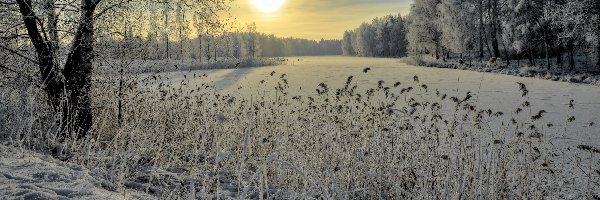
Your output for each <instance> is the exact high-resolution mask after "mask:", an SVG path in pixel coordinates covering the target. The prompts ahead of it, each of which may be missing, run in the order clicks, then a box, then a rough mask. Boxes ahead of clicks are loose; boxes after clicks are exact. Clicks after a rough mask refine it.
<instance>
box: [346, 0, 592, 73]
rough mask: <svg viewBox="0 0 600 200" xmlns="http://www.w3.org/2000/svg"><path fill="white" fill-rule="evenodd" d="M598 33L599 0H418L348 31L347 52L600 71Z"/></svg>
mask: <svg viewBox="0 0 600 200" xmlns="http://www.w3.org/2000/svg"><path fill="white" fill-rule="evenodd" d="M599 38H600V0H574V1H565V0H544V1H540V0H444V1H442V0H415V1H414V3H413V4H412V6H411V10H410V14H409V15H408V16H406V17H402V16H386V17H383V18H375V19H374V20H373V21H372V22H371V23H364V24H362V25H361V26H360V27H358V28H356V29H354V30H350V31H346V32H345V33H344V35H343V40H342V49H343V53H344V54H345V55H354V56H371V57H399V56H405V55H407V54H410V55H414V56H419V55H431V56H433V57H434V58H436V59H439V60H446V59H453V58H454V59H461V60H473V61H482V62H486V61H489V60H503V61H505V62H504V63H505V64H506V65H510V64H511V62H512V63H515V62H517V61H520V60H525V61H528V62H527V63H526V64H527V65H529V66H544V67H547V68H548V69H550V68H551V66H560V68H563V67H568V68H565V70H569V71H573V70H575V69H576V66H578V67H582V69H583V68H585V69H586V70H590V69H589V68H590V66H597V67H592V68H595V71H598V70H600V45H599ZM492 58H493V59H492ZM593 70H594V69H592V71H593Z"/></svg>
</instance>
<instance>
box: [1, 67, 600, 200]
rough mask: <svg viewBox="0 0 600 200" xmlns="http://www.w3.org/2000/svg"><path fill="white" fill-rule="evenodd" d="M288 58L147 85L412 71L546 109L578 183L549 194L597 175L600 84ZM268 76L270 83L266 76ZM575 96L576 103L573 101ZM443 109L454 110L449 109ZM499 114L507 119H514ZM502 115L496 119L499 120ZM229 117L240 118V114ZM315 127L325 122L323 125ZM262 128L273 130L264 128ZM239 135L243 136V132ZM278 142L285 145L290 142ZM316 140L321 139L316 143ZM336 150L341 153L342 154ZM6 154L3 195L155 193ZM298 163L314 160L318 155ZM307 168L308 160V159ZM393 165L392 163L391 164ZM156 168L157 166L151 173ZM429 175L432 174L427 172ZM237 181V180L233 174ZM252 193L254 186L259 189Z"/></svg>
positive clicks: (483, 101) (236, 92)
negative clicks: (524, 93)
mask: <svg viewBox="0 0 600 200" xmlns="http://www.w3.org/2000/svg"><path fill="white" fill-rule="evenodd" d="M289 60H290V61H289V62H287V63H286V64H285V65H280V66H273V67H256V68H239V69H223V70H198V71H191V72H189V71H183V72H182V71H178V72H169V73H164V74H160V75H158V76H160V77H159V78H158V80H154V79H152V80H151V83H149V86H155V85H157V84H165V85H168V86H169V87H173V88H178V86H179V85H181V84H185V85H187V86H190V87H189V88H194V89H195V88H197V87H198V88H200V87H201V86H203V85H206V84H208V85H214V86H215V88H214V90H216V92H218V93H220V94H227V95H231V96H235V97H239V98H245V99H254V100H256V99H257V98H274V97H275V96H276V95H278V93H277V92H274V90H273V87H276V86H277V82H278V81H280V80H281V79H282V78H285V80H286V81H287V82H289V87H290V88H289V89H287V91H288V92H289V93H290V95H289V96H294V95H306V96H314V95H316V92H315V88H317V86H318V85H319V84H320V83H325V84H327V85H329V87H330V88H341V87H343V85H344V83H345V82H346V79H347V77H348V76H351V75H352V76H354V81H355V82H356V83H357V84H358V85H359V86H360V87H359V89H358V90H359V92H363V91H364V90H366V89H368V88H372V87H376V86H377V85H378V82H380V81H383V82H384V83H383V85H384V86H390V85H393V84H394V83H396V82H401V83H403V85H411V84H412V85H414V83H413V82H414V78H415V76H418V77H419V79H420V83H419V84H427V85H428V86H429V88H430V90H432V91H434V90H439V91H440V92H442V93H447V94H448V95H451V96H457V97H462V96H464V95H465V94H466V93H467V92H472V93H473V96H474V103H475V104H477V106H480V107H482V108H490V109H493V110H494V111H503V112H504V113H506V115H504V117H505V118H509V117H511V116H513V114H512V113H514V109H515V108H516V107H518V106H519V105H521V104H522V103H523V102H524V101H528V102H530V103H531V106H532V108H531V110H533V112H536V111H538V110H541V109H544V110H545V111H547V114H546V115H545V116H544V120H545V121H547V122H548V123H553V124H554V126H552V127H544V128H543V132H544V134H545V135H547V137H546V136H545V140H544V141H543V142H548V143H550V144H548V145H547V146H550V147H549V148H548V149H551V150H556V153H558V154H560V155H558V156H557V157H558V158H556V159H555V162H556V163H559V164H560V165H559V164H556V166H557V167H556V168H560V169H564V171H563V172H561V173H562V174H564V180H565V183H564V185H569V186H574V187H571V188H567V189H562V190H561V189H560V188H559V189H555V191H556V192H557V193H556V194H543V196H544V197H557V198H560V199H581V198H585V196H582V195H583V194H581V191H580V190H578V189H579V188H583V187H581V186H588V188H589V187H590V186H589V185H590V184H591V183H594V182H593V181H594V180H597V179H598V177H599V176H597V175H594V174H593V173H592V171H593V170H592V167H594V163H592V162H595V161H597V156H596V157H592V158H590V159H581V158H582V157H583V158H587V156H589V154H584V153H585V152H583V151H579V150H577V149H578V146H579V145H588V146H591V147H592V148H596V149H598V148H599V147H600V131H599V129H598V128H597V126H598V124H600V114H599V113H600V87H598V86H594V85H589V84H574V83H565V82H553V81H549V80H541V79H534V78H526V77H516V76H507V75H501V74H494V73H481V72H474V71H462V70H454V69H437V68H422V67H415V66H410V65H407V64H404V63H401V62H400V61H399V60H398V59H378V58H356V57H336V56H332V57H299V58H289ZM367 67H368V68H370V69H371V70H370V71H369V73H363V69H365V68H367ZM273 72H275V73H273ZM272 74H273V75H272ZM204 75H206V76H204ZM263 81H265V83H261V82H263ZM517 82H521V83H524V84H525V85H526V86H527V88H528V89H529V95H528V96H527V97H526V98H525V99H524V97H522V95H521V92H520V91H519V87H518V85H517ZM417 87H418V86H417ZM211 89H212V88H211ZM415 95H417V96H422V98H423V99H427V98H430V97H427V96H425V95H424V94H423V93H421V92H420V91H419V90H418V89H415ZM571 100H573V102H574V108H573V109H570V108H569V102H570V101H571ZM288 109H293V108H288ZM529 112H531V111H529ZM227 113H233V112H225V114H227ZM443 114H445V115H450V113H443ZM529 116H531V115H530V114H528V115H527V116H525V118H524V119H519V118H517V119H518V120H523V121H526V120H527V119H528V117H529ZM571 116H575V117H576V120H575V121H574V122H573V123H566V122H565V121H566V119H567V118H569V117H571ZM234 117H235V116H223V117H221V118H226V119H233V118H234ZM501 121H508V119H504V120H501ZM501 121H496V122H491V123H492V124H494V123H496V124H495V125H496V126H500V125H499V123H501ZM231 123H232V124H239V121H236V122H231ZM540 123H541V122H540ZM592 124H595V125H592ZM492 126H493V125H492ZM500 128H501V127H500ZM316 129H317V130H320V129H319V127H317V128H316ZM492 131H493V132H498V133H501V132H502V130H500V129H498V127H495V128H492ZM238 132H243V131H238ZM238 132H232V133H230V134H227V135H236V134H239V133H238ZM257 134H268V133H262V132H261V133H257ZM492 134H493V133H492ZM281 137H283V136H281ZM289 137H291V136H289ZM546 138H547V139H546ZM258 139H260V138H258ZM258 139H257V140H258ZM235 141H236V142H238V143H239V140H235ZM283 143H285V142H283ZM309 143H312V142H309ZM365 144H366V143H365ZM372 144H375V143H372ZM234 145H238V144H237V143H236V144H234ZM280 145H284V146H285V145H286V144H280ZM287 145H289V146H286V147H289V148H291V149H292V148H293V147H294V145H293V144H287ZM258 146H262V145H258ZM315 146H319V145H318V144H316V145H315ZM567 149H568V150H567ZM299 152H302V151H299ZM552 152H554V151H552ZM582 152H583V153H582ZM302 153H304V152H302ZM313 153H314V152H313ZM217 156H218V154H217ZM335 156H336V157H339V156H340V155H335ZM450 156H452V155H450ZM313 157H315V156H313ZM0 158H1V159H2V162H0V183H1V184H0V196H3V197H4V196H12V197H15V198H16V199H19V198H24V199H28V198H37V197H39V198H50V199H61V198H69V197H72V198H78V199H79V198H83V199H86V198H87V199H149V198H152V196H145V194H143V193H139V192H136V191H134V190H124V191H109V190H107V189H105V188H111V187H107V186H106V185H109V184H104V183H106V181H105V180H102V179H99V178H97V177H96V176H94V173H93V172H90V171H89V170H86V169H84V168H82V167H80V166H77V165H71V164H66V163H62V162H60V161H57V160H54V159H52V158H51V157H50V156H46V155H41V154H37V153H32V152H29V151H22V150H20V149H17V148H12V147H10V148H9V147H6V146H1V145H0ZM548 159H550V158H548ZM552 159H554V158H552ZM455 160H458V159H455ZM293 161H296V160H293ZM298 162H300V161H298ZM415 162H417V161H415ZM298 164H306V165H308V166H312V165H313V164H314V163H298ZM415 166H419V165H415ZM302 169H310V168H309V167H306V166H305V167H303V168H302ZM150 171H151V170H150ZM320 171H321V170H318V169H316V170H313V171H309V172H312V174H308V175H314V174H318V173H319V172H320ZM389 172H390V173H392V172H394V171H392V170H390V171H389ZM571 172H572V173H571ZM152 173H154V172H151V173H147V174H152ZM354 173H363V172H360V171H359V172H355V171H352V174H354ZM147 174H143V175H142V176H144V175H147ZM169 174H171V173H169ZM599 174H600V172H599ZM358 175H360V174H358ZM314 177H319V176H314ZM424 177H426V176H425V175H424ZM588 177H589V178H588ZM518 178H519V177H516V178H515V179H518ZM551 178H552V179H551V180H553V181H554V180H561V179H563V177H562V176H556V177H551ZM188 182H194V181H188ZM198 182H202V180H200V179H199V180H198ZM135 183H136V182H133V183H132V184H127V183H126V184H125V185H126V187H129V188H135V187H132V186H131V185H135ZM140 184H142V186H143V187H146V186H145V185H143V184H145V183H143V182H140ZM228 184H229V183H228ZM231 184H233V185H235V183H233V182H232V183H231ZM541 184H542V183H540V185H541ZM561 184H562V183H560V184H552V185H561ZM482 185H484V184H482ZM196 186H198V185H196ZM275 186H276V185H275ZM146 188H147V187H146ZM221 188H223V187H221ZM248 193H249V194H252V193H253V192H252V191H250V192H248ZM416 194H418V193H416ZM254 196H256V195H254ZM540 196H541V195H540ZM423 197H425V196H423Z"/></svg>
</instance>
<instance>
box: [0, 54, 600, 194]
mask: <svg viewBox="0 0 600 200" xmlns="http://www.w3.org/2000/svg"><path fill="white" fill-rule="evenodd" d="M288 59H289V61H288V62H287V63H286V64H284V65H280V66H273V67H256V68H239V69H223V70H198V71H191V72H190V71H177V72H169V73H163V74H158V75H152V76H155V77H150V78H146V79H144V77H145V76H148V74H145V75H141V76H143V77H142V80H145V81H144V82H142V83H140V84H138V86H139V87H137V88H135V89H134V90H133V93H127V94H126V95H125V96H124V97H123V98H122V99H123V101H124V102H125V103H124V105H125V106H124V107H123V109H124V110H123V114H124V115H123V116H124V117H123V124H122V125H121V126H120V127H118V126H117V125H116V124H117V122H116V119H115V105H116V100H117V99H118V98H115V95H114V94H116V93H115V91H113V89H114V88H111V87H104V88H99V89H100V90H98V91H97V92H96V94H95V95H96V96H95V99H96V102H95V104H97V105H98V106H99V107H101V109H98V110H97V111H96V113H95V123H94V126H95V134H96V135H95V136H94V140H92V141H88V143H87V144H84V145H83V146H85V147H86V148H89V149H90V150H81V149H77V148H76V147H78V146H76V145H69V144H67V149H68V148H69V147H70V146H74V147H71V149H73V148H75V149H74V150H72V151H73V152H72V153H71V154H72V155H73V156H72V158H71V160H73V161H75V162H78V163H81V164H82V165H84V166H85V167H84V168H79V167H77V166H75V167H74V166H71V165H70V164H62V163H60V162H58V161H55V160H52V159H46V158H45V157H44V156H42V155H39V154H32V153H28V154H27V156H24V157H25V158H30V159H29V160H33V162H34V163H36V164H35V165H36V166H37V167H35V166H34V167H28V166H29V165H28V164H27V163H28V162H27V159H21V158H22V157H23V156H20V155H22V154H19V153H18V152H20V151H19V150H17V149H15V148H8V150H4V152H7V153H4V154H2V159H3V160H6V162H2V163H3V164H2V167H0V170H1V171H2V173H3V175H4V177H5V178H3V177H2V176H0V181H2V182H7V183H10V184H8V185H7V186H6V188H9V190H6V191H8V192H5V193H4V194H7V195H14V196H17V197H20V196H19V195H21V196H22V194H26V193H27V192H29V193H36V194H37V192H38V191H41V190H43V191H45V192H44V193H42V194H43V195H63V196H64V195H67V196H68V195H74V197H77V198H79V197H80V196H77V195H80V193H72V191H73V190H60V189H56V188H64V187H69V188H82V189H81V190H79V189H78V190H77V191H90V192H85V194H94V195H95V194H98V195H105V196H106V197H112V196H110V195H113V194H114V193H111V192H108V193H105V191H104V190H103V189H102V188H104V187H107V188H109V189H111V190H112V191H117V193H118V194H123V193H124V194H126V195H132V196H131V197H135V196H133V194H136V195H137V193H136V192H138V193H142V194H143V193H147V194H148V195H152V196H153V197H159V198H175V197H183V198H187V197H196V198H200V199H211V198H215V197H226V198H240V199H258V198H259V197H264V198H267V199H269V198H274V199H320V198H323V199H382V198H396V199H398V198H400V199H403V198H406V199H409V198H410V199H432V198H446V199H475V198H481V199H588V198H595V197H598V195H600V192H599V191H600V183H599V180H600V155H598V154H600V150H598V149H600V131H599V129H598V128H597V127H598V124H599V123H600V114H599V113H600V88H599V87H597V86H592V85H586V84H572V83H563V82H552V81H548V80H540V79H532V78H521V77H514V76H506V75H498V74H492V73H480V72H473V71H461V70H452V69H436V68H423V67H415V66H409V65H406V64H403V63H401V62H400V61H399V60H397V59H379V58H356V57H335V56H334V57H298V58H288ZM517 83H522V84H523V85H519V84H517ZM126 92H128V91H126ZM542 111H543V112H542ZM79 147H80V146H79ZM2 149H7V148H2ZM5 158H6V159H5ZM82 169H89V171H87V170H83V171H82ZM78 170H79V171H78ZM39 171H48V173H49V174H50V175H49V177H50V176H51V177H72V178H71V179H64V180H63V179H61V181H57V182H58V183H55V182H52V181H53V180H54V179H51V178H43V177H45V176H39V175H36V174H39ZM81 171H82V172H81ZM55 174H57V175H55ZM11 177H25V178H17V179H15V178H11ZM36 177H42V178H36ZM98 177H103V178H102V179H99V178H98ZM29 180H31V181H32V182H34V183H31V184H34V185H35V184H38V183H39V184H43V185H51V186H52V185H53V184H54V186H52V187H43V188H42V187H40V186H36V187H30V186H29V185H30V183H29V182H27V181H29ZM100 180H110V181H108V182H107V183H105V184H104V183H103V182H102V181H100ZM47 182H52V183H49V184H45V183H47ZM39 184H38V185H39ZM72 184H75V185H72ZM1 187H4V185H3V186H1ZM23 187H27V188H33V189H26V190H25V191H26V192H25V193H20V192H21V189H20V188H23ZM49 188H50V189H49ZM0 189H1V188H0ZM57 191H58V192H57ZM119 191H125V192H119ZM0 194H2V193H0ZM82 197H84V196H82ZM90 198H93V197H90ZM99 198H102V197H99ZM140 198H143V197H141V196H140Z"/></svg>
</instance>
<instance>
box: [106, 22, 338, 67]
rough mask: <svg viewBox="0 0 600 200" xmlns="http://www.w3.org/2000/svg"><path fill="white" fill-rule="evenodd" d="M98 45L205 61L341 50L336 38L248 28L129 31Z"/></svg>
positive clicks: (116, 52) (146, 56) (116, 51)
mask: <svg viewBox="0 0 600 200" xmlns="http://www.w3.org/2000/svg"><path fill="white" fill-rule="evenodd" d="M131 32H133V31H131ZM167 44H168V45H169V46H170V47H169V46H168V45H167ZM101 45H105V49H107V50H108V53H109V54H110V56H111V57H113V58H121V57H122V51H121V50H120V48H118V47H122V48H127V49H128V50H132V49H136V50H135V51H138V52H144V53H136V54H132V55H130V57H129V58H130V59H141V60H164V59H174V60H186V59H193V60H198V61H201V62H205V61H216V60H219V59H239V58H254V57H285V56H318V55H341V54H342V50H341V49H342V48H341V46H342V44H341V41H340V40H325V39H321V40H319V41H315V40H308V39H299V38H280V37H277V36H275V35H272V34H264V33H259V32H256V31H252V30H250V31H244V32H225V33H218V34H210V33H209V34H207V33H199V34H198V35H197V36H195V37H194V38H187V37H186V38H184V39H182V40H170V39H167V38H166V37H160V38H159V37H157V35H156V34H153V33H150V34H148V35H147V36H145V37H144V36H143V35H141V34H139V35H136V34H135V33H133V34H128V35H127V36H126V37H125V38H123V39H111V40H110V41H106V42H103V43H102V44H101Z"/></svg>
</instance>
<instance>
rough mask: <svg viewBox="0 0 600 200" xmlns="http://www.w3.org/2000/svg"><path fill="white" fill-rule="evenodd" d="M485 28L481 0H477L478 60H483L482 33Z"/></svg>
mask: <svg viewBox="0 0 600 200" xmlns="http://www.w3.org/2000/svg"><path fill="white" fill-rule="evenodd" d="M484 34H485V28H484V26H483V0H479V61H480V62H481V61H483V43H484V39H483V35H484Z"/></svg>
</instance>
